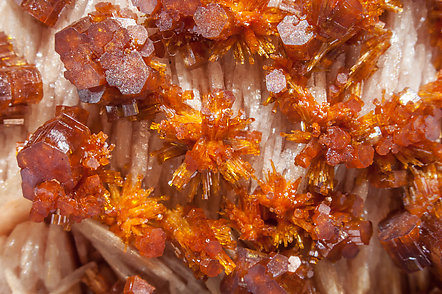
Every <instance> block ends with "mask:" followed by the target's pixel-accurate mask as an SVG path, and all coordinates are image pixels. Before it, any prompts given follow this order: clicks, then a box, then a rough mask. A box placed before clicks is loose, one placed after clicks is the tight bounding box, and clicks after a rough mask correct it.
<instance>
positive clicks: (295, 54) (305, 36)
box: [277, 15, 320, 60]
mask: <svg viewBox="0 0 442 294" xmlns="http://www.w3.org/2000/svg"><path fill="white" fill-rule="evenodd" d="M277 29H278V33H279V36H280V38H281V40H282V43H283V45H284V48H285V49H286V51H287V53H288V54H289V56H290V57H292V58H294V59H298V60H307V59H310V58H311V57H312V56H313V55H314V54H315V52H316V50H317V49H318V48H319V45H320V42H319V41H318V40H317V39H316V34H315V32H314V28H313V26H311V25H310V24H309V23H308V21H307V20H306V19H300V18H298V17H297V16H295V15H287V16H286V17H284V19H283V20H282V21H281V22H280V23H279V24H278V26H277Z"/></svg>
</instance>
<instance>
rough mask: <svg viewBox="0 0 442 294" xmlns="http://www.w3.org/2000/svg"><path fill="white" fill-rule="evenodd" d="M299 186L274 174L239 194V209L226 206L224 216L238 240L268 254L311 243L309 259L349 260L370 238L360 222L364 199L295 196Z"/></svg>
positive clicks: (367, 224)
mask: <svg viewBox="0 0 442 294" xmlns="http://www.w3.org/2000/svg"><path fill="white" fill-rule="evenodd" d="M299 182H300V179H298V180H297V181H295V182H288V181H286V179H285V178H284V177H283V176H282V175H280V174H278V173H277V172H276V171H275V170H273V172H269V173H268V174H267V178H266V180H265V181H259V182H258V183H259V187H258V188H257V189H256V191H255V192H254V193H253V194H252V195H247V194H243V195H241V196H240V197H241V198H240V201H239V205H237V206H234V205H232V204H230V205H228V207H227V209H226V212H225V213H226V214H227V217H228V218H229V219H230V220H232V221H233V224H234V227H236V228H237V229H238V231H239V232H241V235H240V239H243V240H247V241H250V242H252V243H253V244H255V247H256V248H260V249H261V250H263V249H264V250H265V251H270V252H271V251H274V250H276V249H277V248H278V246H279V245H280V244H282V245H283V246H284V247H287V246H289V245H290V244H291V245H295V247H294V248H298V250H300V251H302V250H304V249H306V248H305V245H306V244H309V243H310V245H311V248H310V249H309V250H308V252H309V254H310V255H311V256H310V258H318V257H321V258H322V257H326V258H328V259H331V260H334V259H339V258H340V257H342V256H344V257H347V258H351V257H354V256H355V255H356V254H357V253H358V251H359V249H358V245H363V244H365V245H366V244H368V242H369V240H370V237H371V234H372V228H371V223H370V222H369V221H366V220H364V219H363V218H362V215H363V204H364V202H363V200H362V199H361V198H359V197H358V196H356V195H352V194H344V193H340V192H332V193H330V194H329V195H328V196H329V197H325V196H323V195H321V194H319V193H314V192H312V193H311V192H307V193H303V194H301V193H297V189H298V184H299ZM294 248H292V250H294ZM318 253H319V255H318Z"/></svg>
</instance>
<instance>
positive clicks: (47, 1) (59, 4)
mask: <svg viewBox="0 0 442 294" xmlns="http://www.w3.org/2000/svg"><path fill="white" fill-rule="evenodd" d="M74 1H75V0H16V1H15V2H17V4H18V5H20V7H21V8H22V9H23V10H24V11H25V12H27V13H29V14H30V15H32V16H33V17H34V18H35V19H37V20H39V21H41V22H42V23H44V24H45V25H47V26H49V27H52V26H54V25H55V23H56V22H57V20H58V17H59V16H60V14H61V12H62V11H63V9H64V8H65V7H66V5H68V4H71V3H72V2H74Z"/></svg>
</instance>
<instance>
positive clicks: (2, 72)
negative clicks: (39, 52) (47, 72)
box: [0, 32, 43, 124]
mask: <svg viewBox="0 0 442 294" xmlns="http://www.w3.org/2000/svg"><path fill="white" fill-rule="evenodd" d="M42 98H43V83H42V80H41V76H40V72H39V71H38V69H37V68H36V67H35V66H34V65H30V64H28V63H27V62H26V60H24V59H23V58H21V57H19V56H17V55H16V54H15V52H14V48H13V47H12V44H11V42H10V38H9V37H8V36H7V35H5V34H4V33H2V32H0V124H23V117H24V114H25V110H26V105H27V104H30V103H38V102H39V101H40V100H41V99H42Z"/></svg>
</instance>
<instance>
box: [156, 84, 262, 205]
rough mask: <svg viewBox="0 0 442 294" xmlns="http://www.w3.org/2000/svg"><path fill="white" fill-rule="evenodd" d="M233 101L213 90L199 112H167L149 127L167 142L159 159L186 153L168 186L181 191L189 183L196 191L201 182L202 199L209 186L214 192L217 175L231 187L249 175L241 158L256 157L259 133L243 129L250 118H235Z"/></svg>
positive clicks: (207, 192) (160, 152)
mask: <svg viewBox="0 0 442 294" xmlns="http://www.w3.org/2000/svg"><path fill="white" fill-rule="evenodd" d="M234 101H235V97H234V96H233V93H231V92H229V91H225V90H215V91H212V92H211V93H209V94H208V95H206V96H204V97H203V98H202V106H201V110H200V111H197V110H194V109H192V108H189V109H187V110H183V111H177V112H171V113H170V114H168V118H167V119H165V120H163V121H161V122H160V123H159V124H156V123H154V124H153V125H152V127H151V128H152V129H154V130H157V131H158V133H159V134H160V136H161V137H162V138H164V139H166V140H167V141H168V144H167V145H166V146H165V147H164V148H163V149H162V150H160V151H158V153H159V154H160V156H161V158H162V160H166V159H169V158H171V157H174V156H177V155H181V154H184V153H185V154H186V155H185V158H184V162H183V163H182V164H181V166H180V167H179V168H178V169H177V170H176V171H175V173H174V175H173V178H172V180H171V184H172V185H174V186H176V187H177V188H178V189H182V188H183V187H184V186H185V185H187V184H188V183H189V182H191V181H193V183H192V185H193V187H194V188H192V189H191V190H192V191H194V192H196V188H198V185H199V183H200V182H201V183H202V184H203V194H204V197H208V195H209V193H210V186H211V185H213V186H214V189H215V190H216V189H218V188H217V186H218V185H219V179H218V175H219V174H221V175H222V176H223V178H224V179H225V180H227V181H228V182H229V183H231V184H234V185H237V184H238V181H239V180H240V179H241V178H244V179H248V178H250V176H251V175H252V174H253V169H252V167H251V166H250V164H249V163H248V162H247V161H245V160H244V159H243V158H242V156H243V155H247V154H251V155H258V154H259V143H260V141H261V133H260V132H257V131H247V130H246V127H247V126H248V125H249V124H250V123H251V122H252V121H253V119H244V118H242V112H241V111H240V112H239V113H238V114H236V115H235V114H234V112H233V110H232V105H233V102H234ZM197 172H198V174H197ZM193 194H194V193H191V195H190V198H192V197H193Z"/></svg>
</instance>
